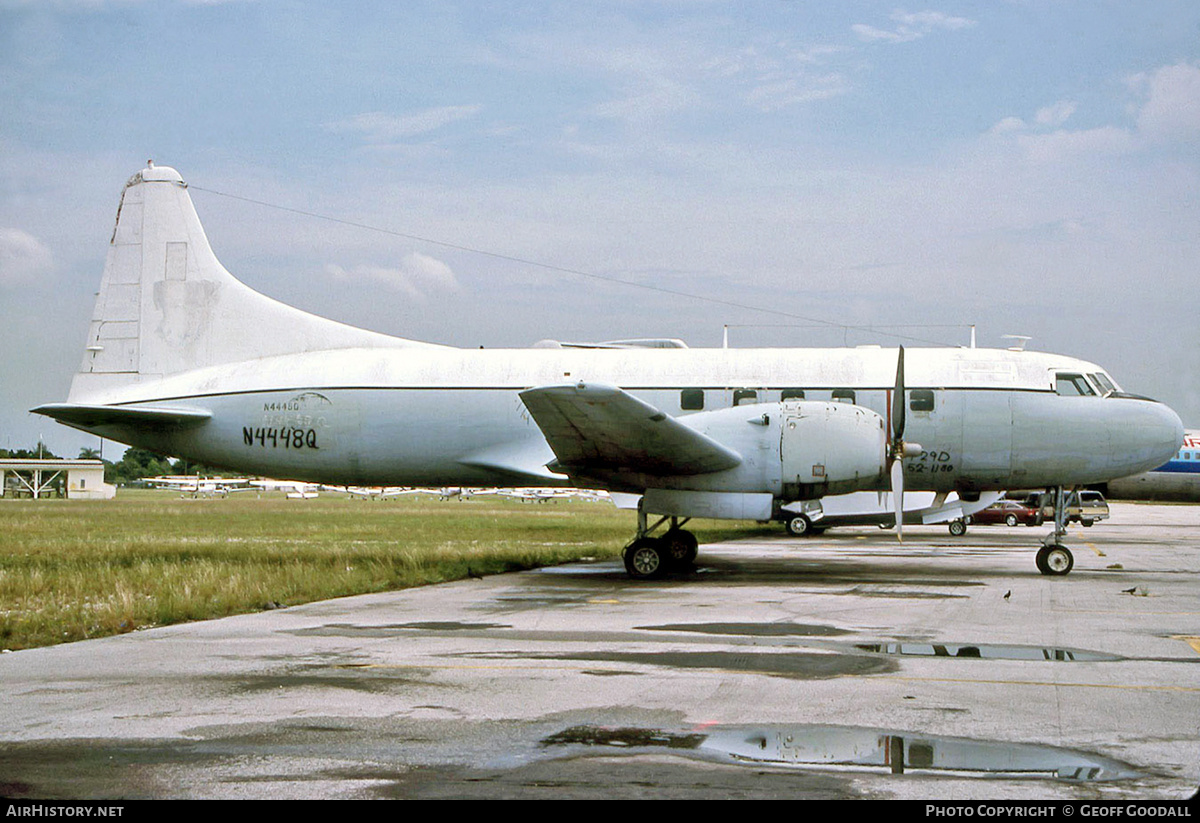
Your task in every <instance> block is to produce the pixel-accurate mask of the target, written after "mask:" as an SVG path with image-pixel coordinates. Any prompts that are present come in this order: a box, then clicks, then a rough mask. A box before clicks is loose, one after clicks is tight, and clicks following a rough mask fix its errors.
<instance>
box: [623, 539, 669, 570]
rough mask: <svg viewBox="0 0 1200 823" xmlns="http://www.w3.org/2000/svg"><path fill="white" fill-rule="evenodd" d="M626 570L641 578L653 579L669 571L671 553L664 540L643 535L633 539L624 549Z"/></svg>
mask: <svg viewBox="0 0 1200 823" xmlns="http://www.w3.org/2000/svg"><path fill="white" fill-rule="evenodd" d="M623 554H624V559H625V571H627V572H629V576H630V577H633V578H636V579H639V580H652V579H655V578H658V577H662V576H663V575H664V574H666V573H667V563H668V562H669V558H670V553H669V552H668V551H667V547H666V546H665V545H663V541H662V540H659V539H658V538H655V537H643V538H641V539H639V540H635V541H633V543H631V544H630V545H629V547H628V548H626V549H625V551H624V553H623Z"/></svg>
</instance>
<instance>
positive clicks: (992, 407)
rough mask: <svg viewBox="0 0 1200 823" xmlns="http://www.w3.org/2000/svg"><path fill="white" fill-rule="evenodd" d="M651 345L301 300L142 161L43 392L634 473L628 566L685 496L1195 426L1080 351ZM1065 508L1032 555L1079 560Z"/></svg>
mask: <svg viewBox="0 0 1200 823" xmlns="http://www.w3.org/2000/svg"><path fill="white" fill-rule="evenodd" d="M641 342H642V345H635V346H626V347H613V348H591V349H588V348H565V347H558V348H555V347H549V348H532V349H519V350H511V349H510V350H501V349H493V350H478V349H457V348H451V347H446V346H437V345H430V344H426V343H418V342H414V341H411V340H404V339H400V338H396V337H390V336H387V335H383V334H377V333H374V332H370V331H364V330H362V329H357V328H352V327H350V326H346V325H344V324H341V323H337V322H334V321H332V320H328V319H324V318H321V317H316V316H314V315H311V314H307V313H306V312H303V311H300V310H298V309H295V308H292V307H290V306H285V305H283V304H281V303H278V302H276V301H275V300H272V299H270V298H267V297H265V296H263V295H261V294H259V293H257V292H255V291H253V290H251V289H250V288H248V287H247V286H245V285H243V284H242V283H240V282H238V281H237V280H236V279H234V278H233V276H231V275H230V274H229V273H228V272H227V271H226V270H225V269H224V268H223V267H222V266H221V264H220V263H219V262H218V261H217V259H216V257H215V256H214V255H213V252H212V249H211V248H210V247H209V244H208V239H207V238H206V237H205V234H204V230H203V229H202V228H201V225H200V220H199V218H198V217H197V216H196V211H195V209H194V208H193V206H192V201H191V197H190V196H189V195H188V191H187V186H186V184H185V183H184V182H183V180H182V179H181V178H180V176H179V174H178V173H176V172H175V171H174V170H173V169H170V168H165V167H161V166H159V167H155V166H154V165H153V164H151V165H150V166H149V167H148V168H146V169H143V170H142V171H141V172H139V173H137V174H136V175H134V176H133V178H131V179H130V180H129V182H128V183H127V184H126V186H125V190H124V193H123V194H122V197H121V204H120V207H119V209H118V211H117V222H116V228H115V230H114V231H113V235H112V240H111V245H110V248H109V252H108V259H107V261H106V263H105V268H104V278H103V281H102V282H101V286H100V292H99V296H98V297H97V300H96V309H95V313H94V316H93V318H92V323H91V329H90V331H89V333H88V339H87V349H86V352H85V354H84V358H83V364H82V365H81V367H80V370H79V373H78V374H76V375H75V378H74V380H73V382H72V384H71V392H70V396H69V398H68V402H66V403H59V404H52V405H45V406H41V407H39V408H37V409H35V410H34V411H37V412H39V413H41V414H45V415H48V416H50V417H53V418H54V419H56V420H58V421H60V422H62V423H65V424H67V425H69V426H74V427H76V428H79V429H83V430H84V431H88V432H93V433H95V434H98V435H101V436H103V437H109V438H112V439H114V440H119V441H121V442H124V443H129V444H131V445H135V446H139V447H142V448H146V449H152V450H154V451H157V452H161V453H165V454H172V455H178V456H181V457H184V458H186V459H187V460H192V461H196V462H200V463H204V464H206V465H212V466H228V467H230V468H234V469H237V470H239V471H242V472H246V473H251V474H260V475H266V476H271V477H289V478H294V479H297V480H311V481H315V482H321V483H329V484H342V485H360V486H390V485H406V486H424V487H439V486H455V487H493V486H509V487H520V486H539V487H540V486H552V485H561V486H576V487H585V488H601V489H607V490H610V491H614V492H625V493H634V494H641V495H642V502H641V505H640V508H639V512H638V528H637V536H636V539H635V540H634V541H633V542H631V543H630V545H629V546H628V547H627V548H626V550H625V555H624V556H625V565H626V568H627V569H628V570H629V572H630V574H632V575H634V576H642V577H652V576H656V575H659V574H661V573H663V571H665V570H666V569H667V568H668V567H670V566H672V565H674V564H687V563H690V561H691V560H692V558H694V556H695V551H696V539H695V537H694V536H692V535H691V534H690V533H689V532H687V531H685V530H684V529H682V528H681V526H682V525H683V524H684V523H685V522H686V519H687V518H690V517H716V518H730V519H751V520H768V519H771V518H774V517H779V516H780V505H781V503H784V502H789V501H795V500H803V499H811V498H818V497H823V496H826V495H832V494H841V493H847V492H854V491H869V490H885V489H889V488H890V489H893V490H895V491H899V492H901V494H894V495H893V497H894V498H895V499H896V500H897V501H899V500H900V499H901V498H902V491H903V488H904V486H905V485H907V486H908V487H909V488H910V489H920V490H925V491H933V492H937V493H939V494H943V495H944V494H948V493H949V492H951V491H954V492H957V493H958V494H959V496H960V497H963V498H964V499H969V498H970V497H971V496H972V495H975V494H977V493H979V492H982V491H987V490H998V489H1008V488H1031V487H1055V488H1057V489H1058V490H1059V491H1060V492H1061V489H1062V487H1064V486H1068V487H1069V486H1074V485H1078V484H1085V483H1099V482H1103V481H1105V480H1109V479H1112V478H1116V477H1124V476H1127V475H1130V474H1134V473H1137V472H1140V471H1146V470H1148V469H1152V468H1154V467H1156V466H1160V465H1162V464H1163V463H1164V462H1166V461H1167V460H1168V459H1169V458H1170V457H1171V456H1172V455H1174V454H1175V451H1176V450H1177V449H1178V448H1179V444H1180V442H1181V441H1182V438H1183V427H1182V425H1181V423H1180V420H1179V417H1178V416H1177V415H1176V414H1175V413H1174V412H1173V411H1171V409H1169V408H1167V407H1166V406H1164V405H1162V404H1161V403H1156V402H1154V401H1152V400H1148V399H1145V398H1141V397H1135V396H1131V395H1128V394H1125V393H1123V392H1121V391H1120V390H1119V389H1118V388H1117V386H1116V384H1115V383H1114V382H1113V381H1112V379H1111V378H1110V377H1109V376H1108V375H1107V374H1105V373H1104V371H1103V370H1102V369H1101V368H1100V367H1099V366H1096V365H1093V364H1091V363H1086V362H1083V361H1081V360H1076V359H1073V358H1070V357H1061V356H1058V355H1052V354H1041V353H1036V352H1024V351H1002V350H985V349H974V348H972V349H951V348H946V349H936V348H935V349H912V350H910V351H909V352H908V356H907V361H908V362H907V367H906V366H905V352H904V350H903V349H899V350H896V349H881V348H878V347H866V348H857V349H717V350H700V349H688V348H680V347H669V348H653V347H646V346H645V341H641ZM650 345H651V346H653V344H650ZM906 386H907V389H906ZM917 444H920V445H917ZM1060 510H1061V507H1060ZM648 514H656V515H661V516H662V517H661V519H659V520H658V522H657V523H654V524H653V525H650V526H648V525H647V524H648V519H647V515H648ZM668 520H669V525H668V527H667V529H666V531H665V534H664V535H663V536H662V537H652V536H651V535H652V533H653V532H654V531H655V530H656V529H657V528H658V527H660V526H662V525H663V524H664V523H666V522H667V521H668ZM899 525H900V524H899V523H897V528H899ZM1057 525H1058V528H1056V530H1055V532H1054V534H1052V535H1050V536H1049V537H1048V538H1047V539H1046V542H1045V544H1044V545H1043V546H1042V548H1041V550H1040V551H1039V552H1038V563H1037V565H1038V567H1039V568H1040V569H1041V570H1042V572H1043V573H1046V574H1066V573H1067V572H1068V571H1070V568H1071V566H1072V564H1073V558H1072V556H1071V553H1070V551H1069V550H1068V549H1066V548H1065V547H1063V546H1062V545H1061V544H1060V543H1059V540H1058V538H1059V537H1060V536H1061V534H1062V532H1063V530H1062V524H1061V523H1059V524H1057Z"/></svg>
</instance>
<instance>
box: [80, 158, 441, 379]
mask: <svg viewBox="0 0 1200 823" xmlns="http://www.w3.org/2000/svg"><path fill="white" fill-rule="evenodd" d="M426 345H427V344H423V343H416V342H414V341H410V340H404V339H401V338H398V337H391V336H389V335H385V334H378V333H376V332H370V331H366V330H364V329H358V328H354V327H353V326H347V325H345V324H344V323H338V322H336V321H334V320H329V319H326V318H323V317H317V316H316V315H313V314H309V313H307V312H304V311H301V310H299V309H296V308H293V307H292V306H288V305H285V304H283V303H280V302H278V301H276V300H272V299H271V298H269V297H266V296H264V295H262V294H259V293H258V292H256V291H254V290H253V289H251V288H249V287H248V286H246V285H244V284H242V283H241V282H239V281H238V280H237V279H236V278H234V277H233V275H231V274H230V273H229V272H228V271H226V270H225V267H224V266H222V265H221V263H220V261H218V260H217V258H216V256H215V255H214V254H213V251H212V249H211V248H210V247H209V245H208V238H207V237H206V236H205V234H204V228H203V227H202V226H201V225H200V218H199V217H198V216H197V215H196V209H195V207H194V206H193V205H192V198H191V196H190V195H189V194H188V191H187V184H186V183H184V182H183V179H182V178H181V177H180V176H179V173H178V172H176V171H175V170H174V169H172V168H168V167H166V166H155V165H154V164H153V163H151V164H150V165H149V166H148V167H147V168H145V169H143V170H142V171H140V172H138V173H137V174H135V175H134V176H133V177H131V178H130V179H129V182H128V183H126V184H125V190H124V192H123V193H122V194H121V204H120V206H119V207H118V209H117V222H116V227H115V228H114V229H113V235H112V240H111V242H110V245H109V249H108V258H107V260H106V261H105V264H104V277H103V279H102V281H101V284H100V292H99V294H98V296H97V298H96V307H95V309H94V311H93V313H92V322H91V328H90V329H89V331H88V338H87V349H86V351H85V352H84V357H83V363H82V364H81V365H80V369H79V373H78V374H76V376H75V379H74V381H73V382H72V383H71V394H70V400H71V402H88V401H92V402H96V401H100V400H101V397H100V395H102V394H103V393H104V392H105V390H107V389H111V388H116V387H121V386H127V385H129V384H131V383H140V382H144V381H147V380H155V379H158V378H160V377H164V376H166V375H170V374H177V373H179V372H183V371H188V370H191V369H197V368H203V367H205V366H215V365H219V364H222V363H232V362H237V361H242V360H253V359H255V358H259V357H268V356H272V355H280V354H292V353H298V352H306V351H319V350H322V349H334V348H347V347H359V346H365V347H374V348H380V347H386V348H397V347H409V346H421V347H424V346H426Z"/></svg>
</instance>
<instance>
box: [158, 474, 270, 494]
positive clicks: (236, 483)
mask: <svg viewBox="0 0 1200 823" xmlns="http://www.w3.org/2000/svg"><path fill="white" fill-rule="evenodd" d="M141 482H142V483H145V484H146V485H148V486H153V487H154V488H156V489H170V490H171V491H177V492H179V493H180V494H181V495H187V494H190V495H191V496H192V497H209V496H211V495H214V494H216V495H220V496H222V497H224V496H226V495H228V494H229V493H230V492H244V491H253V489H252V488H251V486H250V485H249V484H250V481H249V480H248V479H246V478H236V477H234V478H230V477H201V476H199V475H196V474H163V475H159V476H157V477H143V478H141Z"/></svg>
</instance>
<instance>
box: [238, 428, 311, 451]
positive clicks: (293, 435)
mask: <svg viewBox="0 0 1200 823" xmlns="http://www.w3.org/2000/svg"><path fill="white" fill-rule="evenodd" d="M242 443H244V444H245V445H247V446H253V445H255V444H257V445H258V446H260V447H262V448H272V449H316V448H320V447H319V446H318V445H317V430H316V429H288V428H283V429H268V428H264V427H262V426H259V427H257V428H251V427H249V426H243V427H242Z"/></svg>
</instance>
